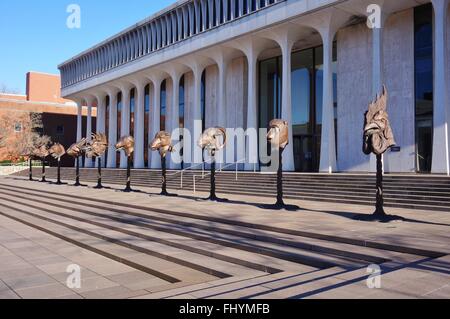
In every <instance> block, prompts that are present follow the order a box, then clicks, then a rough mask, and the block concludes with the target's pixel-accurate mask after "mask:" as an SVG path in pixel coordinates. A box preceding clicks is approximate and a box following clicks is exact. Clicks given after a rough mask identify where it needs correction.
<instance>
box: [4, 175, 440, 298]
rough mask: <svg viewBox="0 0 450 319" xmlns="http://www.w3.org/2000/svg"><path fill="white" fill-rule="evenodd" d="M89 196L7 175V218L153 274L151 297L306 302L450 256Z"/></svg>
mask: <svg viewBox="0 0 450 319" xmlns="http://www.w3.org/2000/svg"><path fill="white" fill-rule="evenodd" d="M117 173H119V172H117ZM101 192H105V194H106V193H108V192H109V193H108V194H110V191H109V190H104V191H101ZM105 194H103V195H105ZM91 195H92V193H91V192H86V191H85V189H84V188H81V189H80V188H75V187H72V188H70V187H64V186H63V188H59V189H57V188H54V187H48V186H46V187H40V186H39V184H37V183H36V184H34V183H27V182H15V184H13V185H12V184H11V183H8V182H4V181H0V208H1V209H0V216H1V217H2V218H8V219H10V220H13V221H14V222H17V223H21V224H25V225H27V226H29V227H31V228H33V229H34V230H38V231H41V232H45V233H46V234H48V235H51V236H54V237H57V238H59V239H61V240H64V241H66V242H69V243H71V244H73V245H76V246H79V247H82V248H84V249H87V250H90V251H92V252H95V253H97V254H100V255H102V256H104V257H107V258H110V259H112V260H115V261H118V262H120V263H123V264H126V265H128V266H129V267H132V268H135V269H136V270H138V271H141V272H145V273H146V274H149V275H151V276H154V279H155V281H154V282H152V284H151V285H150V286H149V287H147V288H146V289H147V290H148V291H149V294H150V295H149V296H146V297H151V298H182V297H186V295H185V294H188V295H189V296H190V297H196V298H225V297H229V298H302V297H308V296H313V295H315V294H316V293H317V292H319V291H323V289H326V287H327V285H330V280H331V279H329V278H332V277H333V278H334V277H336V276H340V277H342V278H349V279H348V282H349V283H351V282H353V281H357V280H364V279H365V278H366V276H367V275H366V270H365V267H367V266H368V265H369V264H373V263H375V264H379V265H383V267H386V269H390V268H395V267H397V266H398V265H399V264H404V263H409V262H414V261H416V260H421V259H424V258H425V259H428V258H439V257H441V256H443V255H445V254H444V253H440V252H436V251H428V250H421V249H416V248H412V247H407V246H403V245H399V244H395V245H390V244H386V243H380V242H372V241H366V240H361V239H355V238H345V237H339V236H330V235H325V234H318V233H311V232H308V231H304V230H293V229H288V228H280V227H274V226H271V225H263V224H258V223H250V222H243V221H240V220H236V219H233V218H223V217H222V218H219V217H215V216H214V214H205V215H203V214H198V213H197V214H196V213H193V212H189V211H187V210H186V209H183V210H182V211H181V210H176V209H174V210H167V209H160V208H152V207H148V206H143V205H137V204H131V203H128V202H124V201H123V198H124V196H126V195H125V194H122V193H120V198H119V196H117V197H113V196H109V198H105V196H91ZM113 198H116V199H113ZM396 265H397V266H396ZM361 276H362V277H361ZM327 278H328V279H327ZM361 278H362V279H361ZM206 283H207V284H206ZM205 284H206V285H205Z"/></svg>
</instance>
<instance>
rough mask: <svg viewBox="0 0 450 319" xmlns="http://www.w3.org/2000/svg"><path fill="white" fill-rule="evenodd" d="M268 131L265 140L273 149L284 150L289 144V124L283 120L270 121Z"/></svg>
mask: <svg viewBox="0 0 450 319" xmlns="http://www.w3.org/2000/svg"><path fill="white" fill-rule="evenodd" d="M269 127H270V130H269V132H268V133H267V140H268V141H269V142H270V144H272V146H274V147H278V148H280V149H284V148H285V147H286V146H287V145H288V144H289V124H288V122H287V121H284V120H278V119H275V120H272V121H270V123H269Z"/></svg>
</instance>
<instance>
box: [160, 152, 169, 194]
mask: <svg viewBox="0 0 450 319" xmlns="http://www.w3.org/2000/svg"><path fill="white" fill-rule="evenodd" d="M166 163H167V162H166V157H165V156H162V155H161V174H162V183H161V194H160V195H162V196H167V195H169V193H168V192H167V165H166Z"/></svg>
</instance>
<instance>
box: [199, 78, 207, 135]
mask: <svg viewBox="0 0 450 319" xmlns="http://www.w3.org/2000/svg"><path fill="white" fill-rule="evenodd" d="M205 80H206V72H205V71H203V74H202V85H201V87H202V89H201V102H200V104H201V112H202V131H205V129H206V127H205V125H206V121H205V120H206V90H205V87H206V86H205Z"/></svg>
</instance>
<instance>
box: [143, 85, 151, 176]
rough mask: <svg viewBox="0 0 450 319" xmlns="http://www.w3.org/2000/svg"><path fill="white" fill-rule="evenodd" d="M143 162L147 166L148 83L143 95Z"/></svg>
mask: <svg viewBox="0 0 450 319" xmlns="http://www.w3.org/2000/svg"><path fill="white" fill-rule="evenodd" d="M144 113H145V116H144V150H145V151H144V162H145V166H146V167H148V152H149V151H148V144H149V143H150V141H149V130H148V129H149V125H148V123H149V122H148V120H149V113H150V85H147V86H146V87H145V95H144Z"/></svg>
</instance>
